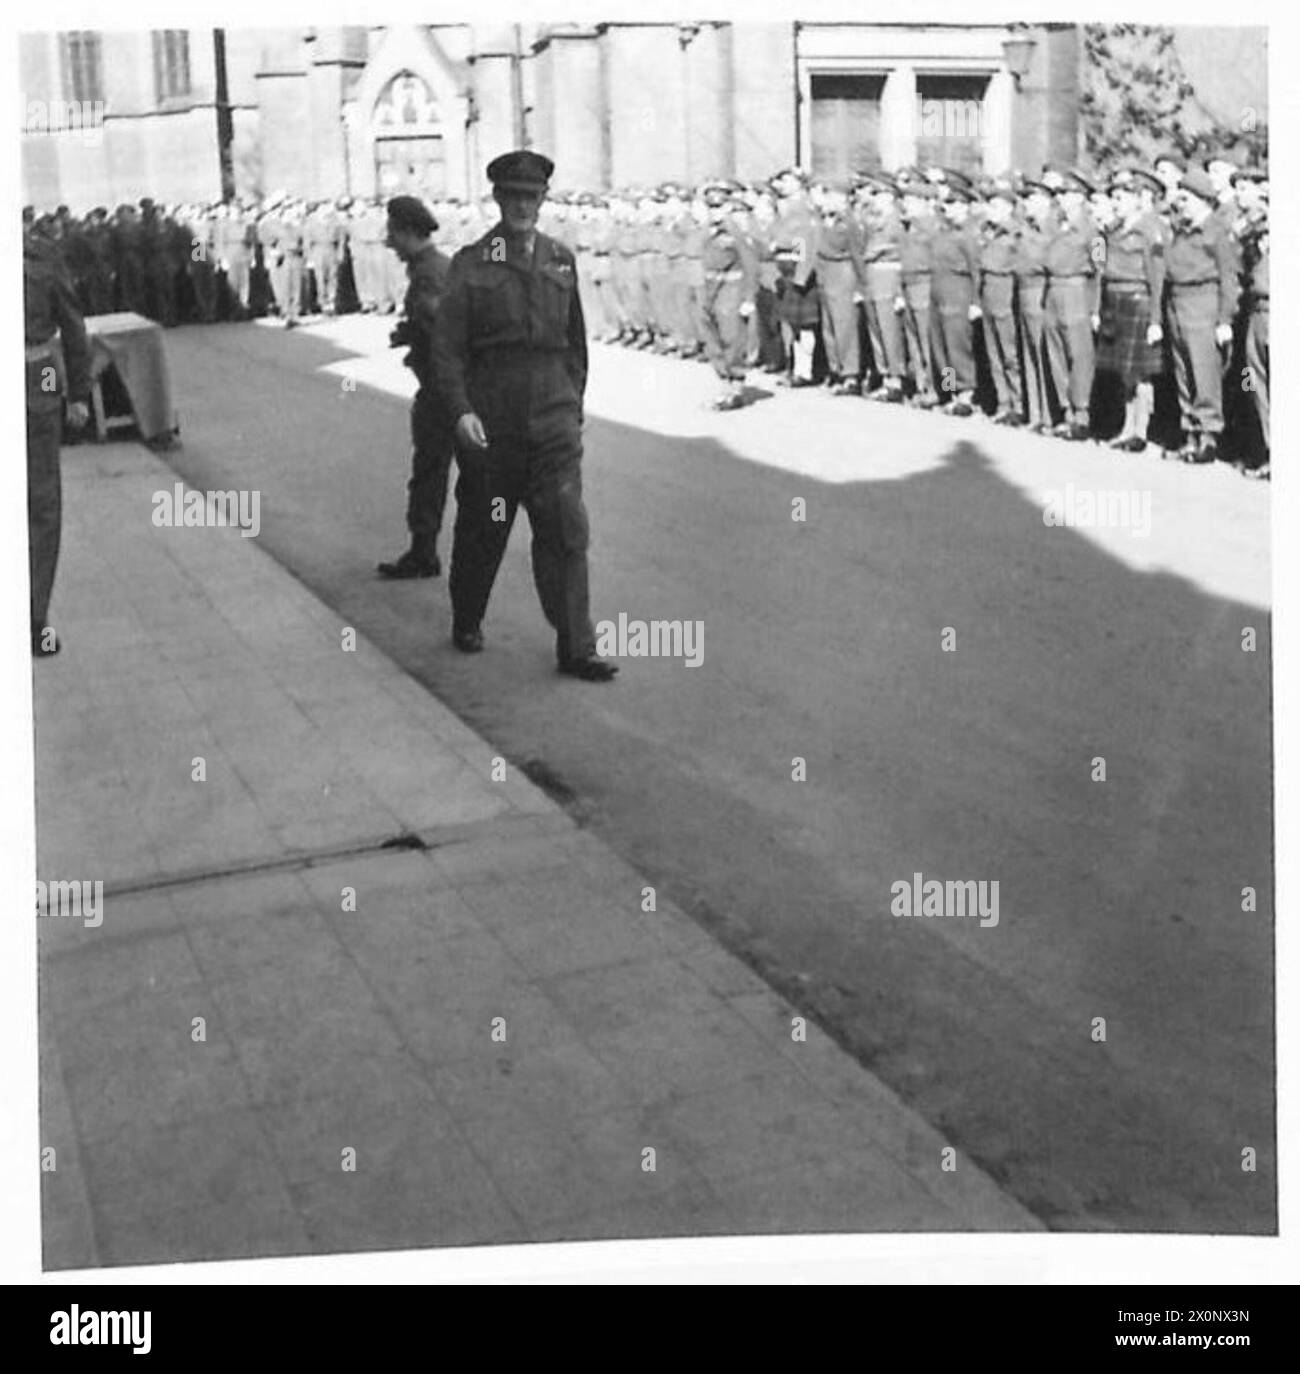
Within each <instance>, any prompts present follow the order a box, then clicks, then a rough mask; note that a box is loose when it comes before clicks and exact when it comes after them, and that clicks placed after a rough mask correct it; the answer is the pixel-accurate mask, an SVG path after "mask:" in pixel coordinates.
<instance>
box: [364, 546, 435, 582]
mask: <svg viewBox="0 0 1300 1374" xmlns="http://www.w3.org/2000/svg"><path fill="white" fill-rule="evenodd" d="M441 572H442V564H441V563H440V562H439V561H438V555H437V554H436V553H435V554H434V555H433V557H432V558H417V557H416V556H415V554H413V553H412V552H411V551H410V549H407V551H406V552H405V553H404V554H403V555H402V556H401V557H400V558H399V559H397V560H396V561H395V562H392V563H381V564H379V575H380V577H388V578H405V577H438V576H439V575H440V574H441Z"/></svg>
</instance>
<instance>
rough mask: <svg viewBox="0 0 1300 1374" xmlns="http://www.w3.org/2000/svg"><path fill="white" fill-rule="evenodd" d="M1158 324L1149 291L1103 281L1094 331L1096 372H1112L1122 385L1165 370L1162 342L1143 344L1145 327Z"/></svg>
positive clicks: (1157, 316) (1145, 339)
mask: <svg viewBox="0 0 1300 1374" xmlns="http://www.w3.org/2000/svg"><path fill="white" fill-rule="evenodd" d="M1153 323H1154V324H1159V323H1160V317H1159V315H1158V314H1157V313H1153V311H1152V308H1151V293H1150V292H1149V291H1148V290H1147V288H1146V287H1145V286H1143V285H1141V284H1139V283H1129V282H1119V283H1112V282H1107V281H1103V283H1102V291H1101V329H1100V330H1099V331H1098V333H1097V371H1098V372H1114V373H1115V374H1116V375H1117V376H1118V377H1119V378H1120V380H1121V381H1122V382H1123V383H1124V385H1125V386H1126V387H1133V386H1136V385H1137V384H1138V382H1145V381H1149V380H1150V379H1151V378H1152V377H1158V376H1159V375H1160V373H1162V372H1163V371H1164V370H1165V355H1164V345H1163V344H1149V343H1147V329H1148V328H1149V327H1150V326H1151V325H1152V324H1153Z"/></svg>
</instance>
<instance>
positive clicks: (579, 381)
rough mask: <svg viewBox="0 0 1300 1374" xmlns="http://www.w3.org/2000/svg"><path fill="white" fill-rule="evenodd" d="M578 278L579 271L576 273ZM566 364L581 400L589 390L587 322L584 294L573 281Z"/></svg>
mask: <svg viewBox="0 0 1300 1374" xmlns="http://www.w3.org/2000/svg"><path fill="white" fill-rule="evenodd" d="M574 276H575V278H576V276H577V273H576V272H575V273H574ZM564 361H565V365H566V366H567V367H568V369H569V376H570V377H572V378H573V385H574V388H575V390H576V391H577V393H578V399H579V400H581V399H582V398H583V396H584V395H585V394H586V390H587V322H586V319H585V318H584V317H583V313H582V296H581V295H580V294H579V291H578V283H577V281H576V280H575V281H574V283H573V300H572V301H571V302H570V305H569V348H568V351H567V353H566V354H565V358H564Z"/></svg>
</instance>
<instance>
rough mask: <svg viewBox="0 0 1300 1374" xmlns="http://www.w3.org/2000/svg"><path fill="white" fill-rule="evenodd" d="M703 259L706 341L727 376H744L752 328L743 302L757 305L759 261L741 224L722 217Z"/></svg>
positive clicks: (713, 228)
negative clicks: (755, 300) (749, 328)
mask: <svg viewBox="0 0 1300 1374" xmlns="http://www.w3.org/2000/svg"><path fill="white" fill-rule="evenodd" d="M700 264H701V267H702V269H703V276H704V286H703V290H702V292H701V307H702V319H703V323H704V346H705V349H706V350H707V352H708V355H709V362H710V363H711V364H712V365H713V370H714V371H715V372H716V373H717V374H718V376H719V377H720V378H721V379H722V380H723V381H725V382H741V381H744V379H745V370H746V368H745V355H746V347H747V343H748V329H747V325H746V321H745V317H744V315H743V313H742V307H744V306H749V307H752V306H753V304H754V297H755V295H756V294H757V291H758V260H757V258H756V256H755V254H754V250H753V248H752V246H751V245H750V243H749V240H748V239H747V238H746V236H745V234H744V232H743V230H742V229H741V228H740V226H739V224H737V223H736V222H735V221H734V220H732V219H724V220H722V221H721V222H719V223H717V224H713V225H711V226H710V227H709V230H708V233H707V235H706V237H705V239H704V242H703V245H702V250H701V258H700Z"/></svg>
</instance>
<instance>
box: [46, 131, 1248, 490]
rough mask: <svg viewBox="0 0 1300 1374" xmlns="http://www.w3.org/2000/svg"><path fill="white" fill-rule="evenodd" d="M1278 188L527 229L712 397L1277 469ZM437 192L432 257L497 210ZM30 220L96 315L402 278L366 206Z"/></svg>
mask: <svg viewBox="0 0 1300 1374" xmlns="http://www.w3.org/2000/svg"><path fill="white" fill-rule="evenodd" d="M1268 193H1269V186H1268V178H1267V173H1266V172H1265V171H1263V170H1262V169H1259V168H1242V167H1239V166H1238V165H1236V164H1235V163H1234V162H1231V161H1229V160H1227V159H1220V160H1211V161H1210V162H1209V163H1208V164H1206V165H1205V166H1204V167H1201V166H1196V165H1189V164H1188V162H1187V160H1186V159H1184V158H1183V157H1181V156H1180V155H1178V154H1175V153H1169V154H1166V155H1164V156H1162V157H1160V158H1158V159H1157V160H1156V161H1155V163H1154V165H1153V166H1152V167H1151V168H1150V169H1147V168H1138V167H1133V168H1126V169H1123V170H1121V171H1118V172H1116V173H1115V174H1114V175H1113V176H1111V177H1110V178H1109V179H1108V180H1106V181H1105V182H1101V181H1099V180H1095V179H1089V178H1088V177H1087V176H1085V175H1084V174H1083V173H1081V172H1079V171H1077V170H1068V171H1057V170H1052V169H1048V170H1045V171H1044V172H1043V173H1042V175H1041V176H1038V177H1027V176H1020V175H1015V176H1008V177H1005V178H999V179H994V178H989V177H980V178H972V177H970V176H967V175H965V174H963V173H961V172H959V171H956V170H950V169H943V168H937V167H930V168H927V169H925V170H921V169H915V168H913V169H904V170H902V171H900V172H897V173H894V174H892V175H887V174H884V173H873V174H869V175H859V176H855V177H852V178H850V179H845V180H833V179H821V180H813V179H812V178H810V177H809V176H808V175H807V174H806V173H804V172H803V171H801V170H800V169H797V168H790V169H787V170H785V171H782V172H779V173H777V174H776V175H775V176H773V177H772V178H771V179H770V180H768V181H764V182H756V183H749V184H742V183H739V182H736V181H720V180H715V181H710V182H707V183H705V184H703V185H701V186H699V187H696V188H688V187H685V186H682V185H678V184H668V185H664V186H659V187H656V188H653V189H646V190H641V191H635V192H612V193H605V194H595V193H576V194H559V195H556V194H552V195H551V196H550V197H549V198H548V199H547V200H546V202H545V203H544V204H543V206H542V211H541V217H540V225H541V228H542V229H543V231H544V232H546V233H547V234H549V235H552V236H554V237H555V238H558V239H559V240H560V241H562V242H564V243H565V244H567V245H568V246H569V247H570V248H571V249H572V250H573V252H574V254H575V260H576V263H577V271H578V279H579V282H580V285H581V287H582V293H581V297H582V302H583V306H584V310H585V312H586V318H587V322H588V327H589V331H590V333H591V334H592V335H593V336H594V337H596V338H597V339H599V340H602V341H607V342H617V343H620V344H623V345H626V346H628V347H632V348H639V349H646V350H650V351H654V352H656V353H667V354H675V355H678V356H682V357H698V358H700V359H701V360H705V361H708V362H711V363H712V365H713V367H714V369H715V370H716V371H717V373H718V375H719V377H720V378H721V379H722V381H723V383H724V390H723V393H722V394H721V395H720V396H719V398H718V400H717V402H716V404H717V405H718V406H719V407H720V408H722V409H731V408H738V407H741V406H743V405H746V404H748V403H749V402H750V400H752V399H753V398H754V396H755V395H757V394H761V393H759V392H757V391H755V390H754V389H753V388H750V387H747V386H746V385H745V379H746V376H747V374H748V373H749V371H750V370H751V369H754V368H761V369H762V370H764V371H766V372H768V373H771V374H774V376H775V379H776V381H777V382H778V383H780V384H784V385H790V386H825V387H827V388H828V389H829V390H831V391H832V392H834V393H835V394H837V395H842V396H858V395H866V396H869V397H871V398H872V399H875V400H881V401H885V402H897V403H907V404H910V405H913V406H917V407H922V408H931V407H933V408H941V409H943V410H944V411H946V412H948V413H950V414H954V415H972V414H981V413H983V414H990V415H991V416H992V418H993V419H994V420H995V421H996V422H997V423H999V424H1004V425H1008V426H1027V427H1029V428H1031V429H1034V430H1037V431H1040V432H1043V433H1052V434H1055V435H1058V436H1060V437H1062V438H1065V439H1073V440H1079V439H1086V438H1107V439H1109V441H1110V442H1111V444H1112V445H1113V446H1115V447H1117V448H1121V449H1127V450H1132V451H1140V450H1142V449H1144V448H1145V447H1146V446H1147V444H1148V442H1152V441H1155V442H1158V443H1159V444H1160V446H1161V448H1162V449H1163V450H1164V452H1165V454H1166V456H1169V457H1172V458H1179V459H1182V460H1183V461H1187V462H1193V463H1207V462H1212V461H1214V460H1215V459H1216V458H1218V457H1225V458H1228V459H1230V460H1232V461H1235V462H1236V463H1237V464H1238V466H1239V467H1241V469H1242V470H1243V471H1244V472H1246V473H1248V474H1249V475H1252V476H1267V475H1268V473H1269V467H1268V450H1269V442H1268V435H1269V413H1268V310H1269V282H1268V258H1269V234H1268ZM430 208H431V211H432V214H433V218H434V222H435V223H436V225H437V229H436V230H435V231H434V234H433V242H434V243H435V244H436V246H437V247H438V248H439V249H440V250H441V251H443V252H444V253H446V254H448V255H450V254H452V253H454V252H455V251H456V250H457V248H459V247H460V246H462V245H464V244H466V243H470V242H473V241H474V240H475V239H476V238H477V237H478V236H479V235H481V234H482V233H483V232H485V231H486V229H487V228H489V227H490V226H491V225H493V224H494V223H496V222H497V218H498V213H499V211H498V208H497V206H496V205H495V203H494V202H493V201H492V199H491V197H490V196H488V197H484V198H483V200H482V201H477V202H469V203H463V202H460V201H457V200H454V199H446V200H441V201H433V202H431V203H430ZM27 217H28V220H29V224H30V225H31V227H32V228H33V229H34V230H35V231H36V232H38V233H41V234H43V235H44V236H45V237H47V238H50V239H53V240H55V241H56V242H57V244H58V245H59V247H60V250H61V252H62V255H63V257H64V259H65V261H66V262H67V265H68V267H69V270H70V273H71V275H72V278H73V281H74V284H75V285H76V288H77V292H78V295H79V297H80V299H81V302H82V305H83V308H84V310H85V312H86V313H87V314H101V313H105V312H107V311H110V310H133V311H136V312H138V313H140V314H143V315H146V316H148V317H150V318H152V319H155V320H158V321H159V322H160V323H162V324H164V325H171V324H174V323H177V322H182V321H189V320H197V321H203V322H207V321H212V320H216V319H245V318H248V317H250V316H254V315H265V314H274V315H278V316H279V317H280V319H281V320H282V321H283V323H284V324H285V325H286V326H287V327H292V326H293V325H295V324H296V323H298V321H299V320H300V319H301V318H302V317H303V316H304V315H310V314H317V313H324V314H332V313H344V312H347V311H352V310H361V311H378V312H385V311H392V310H394V309H397V308H398V307H399V306H400V304H401V302H402V300H403V296H404V293H405V290H406V286H407V281H406V273H405V270H404V268H403V264H402V262H401V261H400V260H399V258H398V257H397V256H396V255H395V254H394V253H393V252H391V251H390V250H389V248H388V247H387V245H386V212H385V207H384V203H383V202H382V201H380V200H378V199H370V200H367V199H363V198H354V197H347V196H345V197H341V198H339V199H337V200H316V201H305V200H302V199H295V198H292V197H289V196H286V195H283V194H273V195H271V196H268V197H267V198H266V199H265V200H263V201H261V202H260V203H256V204H254V203H253V202H251V201H249V200H247V199H241V200H235V201H232V202H230V203H224V204H223V203H216V204H210V205H206V206H201V205H181V206H170V207H163V206H158V205H155V204H154V203H153V202H152V201H150V200H147V199H146V200H144V201H142V202H141V203H140V206H139V207H138V209H137V208H136V207H134V206H129V205H123V206H119V207H118V209H117V210H116V212H114V213H113V214H112V215H111V216H110V215H109V213H108V212H107V210H106V209H104V208H102V207H101V208H98V209H96V210H93V211H91V212H90V213H89V214H88V215H86V216H85V217H84V218H83V219H81V220H77V219H74V218H73V217H72V216H71V215H69V213H68V211H67V208H66V207H63V206H61V207H59V209H58V210H57V211H55V212H53V213H52V214H49V215H45V216H41V217H40V218H39V219H36V218H35V216H34V215H33V214H31V212H30V211H29V212H28V216H27ZM1121 414H1122V419H1121V418H1120V417H1121ZM1116 431H1117V432H1116Z"/></svg>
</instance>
